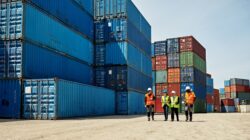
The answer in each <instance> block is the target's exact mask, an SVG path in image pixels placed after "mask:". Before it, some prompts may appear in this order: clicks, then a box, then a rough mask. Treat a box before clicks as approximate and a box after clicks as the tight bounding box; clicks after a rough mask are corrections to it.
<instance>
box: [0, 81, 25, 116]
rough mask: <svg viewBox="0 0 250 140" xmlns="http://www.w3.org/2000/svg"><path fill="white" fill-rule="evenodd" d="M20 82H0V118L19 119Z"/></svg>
mask: <svg viewBox="0 0 250 140" xmlns="http://www.w3.org/2000/svg"><path fill="white" fill-rule="evenodd" d="M21 89H22V88H21V80H18V79H17V80H0V90H1V91H0V118H13V119H14V118H15V119H18V118H20V117H21Z"/></svg>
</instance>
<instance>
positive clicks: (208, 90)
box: [207, 86, 214, 94]
mask: <svg viewBox="0 0 250 140" xmlns="http://www.w3.org/2000/svg"><path fill="white" fill-rule="evenodd" d="M207 94H214V88H213V87H211V86H207Z"/></svg>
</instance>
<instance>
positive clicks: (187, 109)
mask: <svg viewBox="0 0 250 140" xmlns="http://www.w3.org/2000/svg"><path fill="white" fill-rule="evenodd" d="M185 115H186V121H188V116H189V120H190V121H192V119H193V105H185Z"/></svg>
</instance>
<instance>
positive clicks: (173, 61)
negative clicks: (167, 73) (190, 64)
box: [168, 53, 180, 68]
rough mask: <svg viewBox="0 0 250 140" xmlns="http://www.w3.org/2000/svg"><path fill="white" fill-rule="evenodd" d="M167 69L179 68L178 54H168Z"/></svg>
mask: <svg viewBox="0 0 250 140" xmlns="http://www.w3.org/2000/svg"><path fill="white" fill-rule="evenodd" d="M168 67H169V68H177V67H180V54H179V53H170V54H168Z"/></svg>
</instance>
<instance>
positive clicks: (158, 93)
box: [155, 84, 168, 96]
mask: <svg viewBox="0 0 250 140" xmlns="http://www.w3.org/2000/svg"><path fill="white" fill-rule="evenodd" d="M155 87H156V96H162V90H164V89H168V86H167V84H156V86H155Z"/></svg>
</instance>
